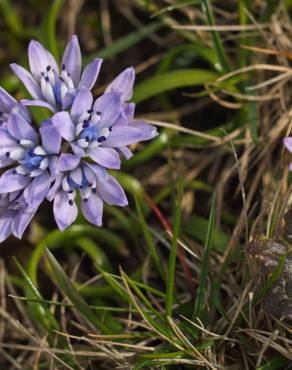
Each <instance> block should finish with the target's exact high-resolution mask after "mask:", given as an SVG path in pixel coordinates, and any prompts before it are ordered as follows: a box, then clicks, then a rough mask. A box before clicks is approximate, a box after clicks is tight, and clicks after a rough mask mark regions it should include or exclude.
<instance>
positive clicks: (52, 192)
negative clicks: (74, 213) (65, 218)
mask: <svg viewBox="0 0 292 370" xmlns="http://www.w3.org/2000/svg"><path fill="white" fill-rule="evenodd" d="M62 179H63V174H60V173H57V174H56V177H55V182H54V184H53V185H52V186H51V188H50V190H49V192H48V195H47V199H48V200H49V201H50V202H51V201H52V200H53V199H54V197H55V194H56V192H57V191H58V190H59V189H60V186H61V183H62Z"/></svg>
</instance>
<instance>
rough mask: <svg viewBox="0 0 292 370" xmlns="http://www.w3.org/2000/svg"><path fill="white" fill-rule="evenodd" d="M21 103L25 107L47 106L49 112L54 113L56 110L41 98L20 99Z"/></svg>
mask: <svg viewBox="0 0 292 370" xmlns="http://www.w3.org/2000/svg"><path fill="white" fill-rule="evenodd" d="M21 103H22V104H23V105H25V106H27V107H29V106H31V107H43V108H48V109H49V110H50V111H51V112H53V113H55V112H56V108H55V107H54V106H53V105H52V104H50V103H48V102H46V101H43V100H28V99H22V100H21Z"/></svg>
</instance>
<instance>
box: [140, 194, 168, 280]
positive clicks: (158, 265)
mask: <svg viewBox="0 0 292 370" xmlns="http://www.w3.org/2000/svg"><path fill="white" fill-rule="evenodd" d="M135 203H136V208H137V213H138V217H139V221H140V224H141V227H142V230H143V233H144V236H145V239H146V241H147V245H148V248H149V251H150V254H151V257H152V259H153V262H154V264H155V266H156V268H157V270H158V271H159V273H160V276H161V277H162V279H163V280H164V281H165V273H164V269H163V264H162V261H161V258H160V256H159V254H158V252H157V250H156V248H155V246H154V244H153V240H152V237H151V235H150V232H149V229H148V226H147V224H146V222H145V218H144V215H143V211H142V207H141V204H140V201H139V199H138V197H137V196H136V195H135Z"/></svg>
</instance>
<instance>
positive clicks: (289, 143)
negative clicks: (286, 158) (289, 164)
mask: <svg viewBox="0 0 292 370" xmlns="http://www.w3.org/2000/svg"><path fill="white" fill-rule="evenodd" d="M283 143H284V145H285V147H286V148H287V149H288V150H289V152H290V153H292V136H291V137H285V138H284V139H283Z"/></svg>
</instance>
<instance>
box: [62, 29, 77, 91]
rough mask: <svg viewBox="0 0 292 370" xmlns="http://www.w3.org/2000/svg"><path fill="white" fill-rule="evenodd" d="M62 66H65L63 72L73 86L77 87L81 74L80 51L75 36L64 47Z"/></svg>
mask: <svg viewBox="0 0 292 370" xmlns="http://www.w3.org/2000/svg"><path fill="white" fill-rule="evenodd" d="M63 65H64V66H65V70H66V71H67V72H68V73H69V74H70V76H71V78H72V80H73V83H74V86H75V87H77V85H78V83H79V81H80V74H81V51H80V46H79V42H78V38H77V36H76V35H73V36H72V37H71V40H70V41H69V42H68V44H67V46H66V49H65V52H64V55H63V59H62V66H63Z"/></svg>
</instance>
